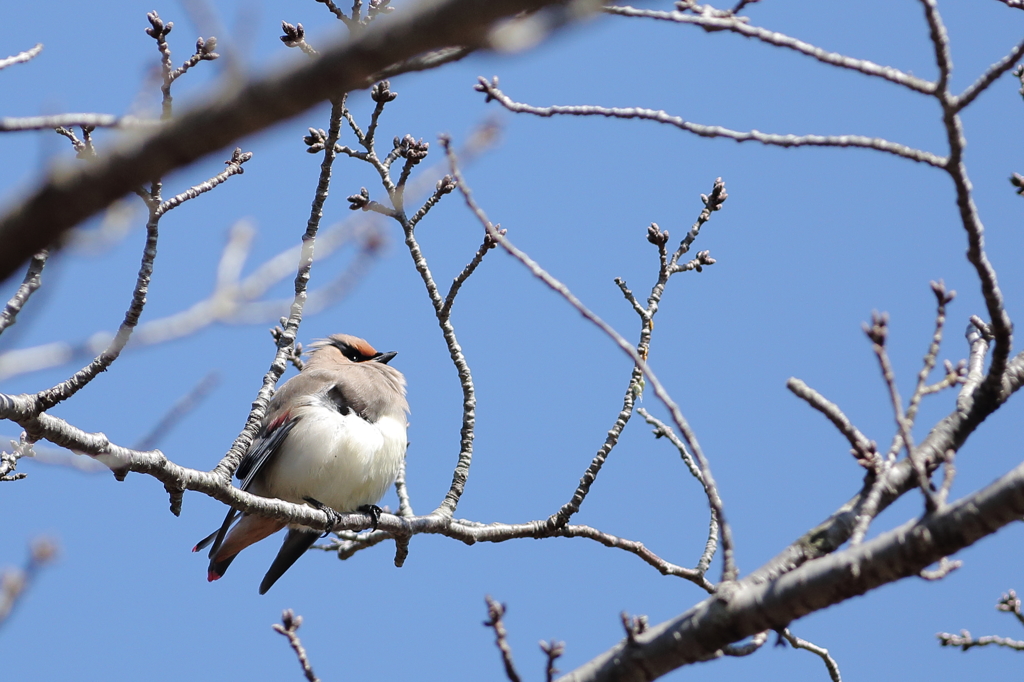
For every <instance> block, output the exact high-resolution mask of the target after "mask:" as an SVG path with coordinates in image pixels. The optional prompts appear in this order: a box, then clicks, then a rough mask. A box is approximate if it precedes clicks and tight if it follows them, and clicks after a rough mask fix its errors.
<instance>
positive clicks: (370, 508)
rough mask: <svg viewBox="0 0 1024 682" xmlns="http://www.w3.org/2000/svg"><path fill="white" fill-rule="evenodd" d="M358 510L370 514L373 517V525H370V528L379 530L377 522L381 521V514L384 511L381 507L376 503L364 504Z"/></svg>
mask: <svg viewBox="0 0 1024 682" xmlns="http://www.w3.org/2000/svg"><path fill="white" fill-rule="evenodd" d="M357 511H361V512H363V513H364V514H369V515H370V518H371V519H373V525H371V526H370V530H377V524H378V523H380V515H381V514H382V513H383V511H382V510H381V508H380V507H378V506H377V505H375V504H364V505H363V506H362V507H360V508H359V509H358V510H357Z"/></svg>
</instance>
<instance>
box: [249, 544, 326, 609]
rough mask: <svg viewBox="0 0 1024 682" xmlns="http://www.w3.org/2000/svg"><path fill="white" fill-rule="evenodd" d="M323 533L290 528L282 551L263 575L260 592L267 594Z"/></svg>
mask: <svg viewBox="0 0 1024 682" xmlns="http://www.w3.org/2000/svg"><path fill="white" fill-rule="evenodd" d="M321 535H322V533H321V532H320V531H318V530H309V529H308V528H289V529H288V535H286V536H285V538H284V544H283V545H281V549H280V551H278V553H277V556H276V557H275V558H274V563H272V564H270V569H269V570H268V571H267V574H266V575H265V576H263V582H261V583H260V594H266V593H267V590H269V589H270V588H271V587H272V586H273V585H274V583H276V582H277V579H278V578H280V577H281V576H282V575H284V572H285V571H287V570H288V569H289V568H291V567H292V564H294V563H295V562H296V561H298V559H299V557H300V556H302V555H303V554H304V553H305V552H306V550H307V549H309V548H310V547H312V546H313V543H314V542H316V541H317V540H319V539H320V536H321Z"/></svg>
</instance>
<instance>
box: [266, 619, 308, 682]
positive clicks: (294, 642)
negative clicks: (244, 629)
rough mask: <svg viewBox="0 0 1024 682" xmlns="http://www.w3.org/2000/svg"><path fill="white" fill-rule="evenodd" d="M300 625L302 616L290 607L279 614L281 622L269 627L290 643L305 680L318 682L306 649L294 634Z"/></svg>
mask: <svg viewBox="0 0 1024 682" xmlns="http://www.w3.org/2000/svg"><path fill="white" fill-rule="evenodd" d="M301 625H302V616H296V615H295V613H294V612H293V611H292V610H291V609H285V610H284V612H283V613H282V614H281V623H280V624H278V623H274V624H273V625H272V626H271V627H273V628H274V632H276V633H278V634H281V635H284V636H285V637H287V638H288V643H289V644H291V646H292V650H293V651H295V656H296V658H298V659H299V665H300V666H301V667H302V674H303V675H304V676H305V677H306V680H308V682H320V678H318V677H317V676H316V674H315V673H314V672H313V666H312V665H310V663H309V657H308V656H306V649H305V647H303V646H302V641H301V640H300V639H299V635H298V634H296V633H297V632H298V629H299V627H300V626H301Z"/></svg>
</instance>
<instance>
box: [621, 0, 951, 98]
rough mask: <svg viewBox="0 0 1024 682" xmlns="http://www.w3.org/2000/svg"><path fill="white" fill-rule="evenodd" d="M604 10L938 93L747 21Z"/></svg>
mask: <svg viewBox="0 0 1024 682" xmlns="http://www.w3.org/2000/svg"><path fill="white" fill-rule="evenodd" d="M745 4H747V3H746V2H741V3H740V4H739V6H738V7H739V9H742V8H743V5H745ZM603 9H604V11H605V12H607V13H608V14H615V15H618V16H623V17H635V18H642V19H656V20H659V21H670V22H674V23H679V24H693V25H696V26H701V27H703V28H704V29H707V30H713V31H722V30H725V31H732V32H733V33H738V34H740V35H742V36H744V37H746V38H753V39H755V40H760V41H761V42H764V43H768V44H769V45H775V46H776V47H784V48H786V49H789V50H793V51H795V52H799V53H800V54H805V55H807V56H808V57H813V58H814V59H817V60H818V61H819V62H822V63H824V64H828V65H830V66H838V67H839V68H842V69H850V70H853V71H856V72H858V73H862V74H864V75H865V76H874V77H876V78H882V79H884V80H887V81H889V82H890V83H896V84H897V85H902V86H903V87H905V88H909V89H910V90H914V91H916V92H921V93H924V94H926V95H930V94H932V93H933V92H935V84H934V83H932V82H930V81H926V80H924V79H923V78H917V77H916V76H912V75H911V74H909V73H906V72H904V71H900V70H899V69H896V68H893V67H891V66H880V65H878V64H875V63H874V62H870V61H868V60H866V59H854V58H853V57H847V56H846V55H843V54H839V53H837V52H828V51H827V50H823V49H822V48H820V47H817V46H816V45H811V44H809V43H805V42H803V41H802V40H797V39H796V38H791V37H790V36H787V35H785V34H783V33H776V32H775V31H769V30H768V29H764V28H760V27H758V26H751V25H750V24H748V23H747V22H746V21H744V20H743V19H745V17H722V16H707V15H703V14H684V13H683V12H679V11H673V12H665V11H661V10H651V9H639V8H636V7H629V6H615V5H612V6H606V7H604V8H603ZM737 11H738V10H733V14H735V13H736V12H737Z"/></svg>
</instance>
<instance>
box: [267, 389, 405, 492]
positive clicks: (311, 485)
mask: <svg viewBox="0 0 1024 682" xmlns="http://www.w3.org/2000/svg"><path fill="white" fill-rule="evenodd" d="M295 415H296V416H297V417H299V419H300V422H299V423H298V424H296V425H295V428H293V429H292V431H291V432H290V433H289V434H288V437H287V438H286V439H285V441H284V442H283V443H282V444H281V451H280V452H278V453H277V454H276V456H275V457H274V461H273V462H272V463H271V467H272V470H271V471H269V472H268V474H269V475H268V476H267V477H265V478H264V480H265V481H267V482H272V485H269V486H268V490H267V491H266V492H267V493H268V494H269V495H271V496H273V497H278V498H281V499H283V500H288V501H291V502H297V503H299V504H301V503H302V502H303V500H304V498H306V497H312V498H313V499H315V500H317V501H319V502H322V503H323V504H326V505H327V506H328V507H331V508H332V509H334V510H336V511H339V512H347V511H355V510H356V509H358V508H359V507H362V506H363V505H368V504H376V503H377V502H379V501H380V499H381V498H382V497H383V496H384V493H385V492H387V489H388V488H389V487H390V486H391V485H392V484H393V483H394V482H395V478H397V476H398V470H399V468H400V467H401V464H402V459H403V458H404V457H405V448H406V444H407V440H406V421H405V415H404V414H399V415H398V416H387V415H385V416H382V417H381V418H380V419H379V420H378V421H377V422H375V423H372V424H371V423H369V422H367V421H366V420H365V419H363V418H362V417H360V416H358V415H357V414H355V413H354V412H350V413H349V414H344V415H343V414H341V413H339V412H338V411H337V410H334V409H331V408H329V407H327V406H325V405H323V404H321V403H316V404H312V405H304V406H302V407H300V408H298V409H297V410H296V411H295Z"/></svg>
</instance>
